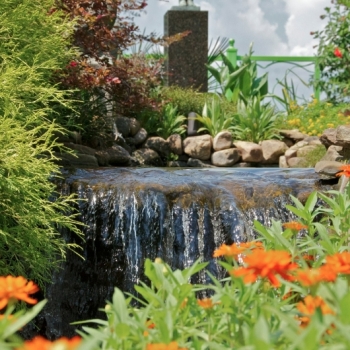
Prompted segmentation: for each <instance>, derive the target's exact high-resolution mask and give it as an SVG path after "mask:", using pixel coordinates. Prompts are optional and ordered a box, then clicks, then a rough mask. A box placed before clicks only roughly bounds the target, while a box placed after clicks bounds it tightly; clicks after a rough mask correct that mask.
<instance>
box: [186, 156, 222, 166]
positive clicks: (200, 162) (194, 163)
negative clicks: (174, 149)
mask: <svg viewBox="0 0 350 350" xmlns="http://www.w3.org/2000/svg"><path fill="white" fill-rule="evenodd" d="M187 166H190V167H194V168H216V166H214V165H212V164H211V163H210V162H208V161H205V160H200V159H195V158H188V161H187Z"/></svg>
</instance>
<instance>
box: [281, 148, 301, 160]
mask: <svg viewBox="0 0 350 350" xmlns="http://www.w3.org/2000/svg"><path fill="white" fill-rule="evenodd" d="M297 152H298V151H297V150H296V149H287V150H286V152H285V153H284V156H285V158H286V161H287V160H288V159H290V158H293V157H296V156H297Z"/></svg>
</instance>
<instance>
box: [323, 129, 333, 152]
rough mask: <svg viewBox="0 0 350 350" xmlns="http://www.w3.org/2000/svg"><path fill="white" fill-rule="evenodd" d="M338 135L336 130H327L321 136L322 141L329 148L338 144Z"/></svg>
mask: <svg viewBox="0 0 350 350" xmlns="http://www.w3.org/2000/svg"><path fill="white" fill-rule="evenodd" d="M336 135H337V131H336V130H335V129H326V130H324V131H323V133H322V135H321V136H320V141H321V143H323V144H324V145H325V146H326V148H328V147H329V146H332V145H334V144H335V143H336Z"/></svg>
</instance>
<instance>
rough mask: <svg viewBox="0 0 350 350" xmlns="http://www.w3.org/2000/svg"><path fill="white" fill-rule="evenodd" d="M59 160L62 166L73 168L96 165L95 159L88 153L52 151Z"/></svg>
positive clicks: (93, 166)
mask: <svg viewBox="0 0 350 350" xmlns="http://www.w3.org/2000/svg"><path fill="white" fill-rule="evenodd" d="M54 154H55V155H56V156H57V157H58V158H59V159H60V160H59V161H58V164H59V165H60V166H64V167H74V168H96V167H98V162H97V159H96V158H95V157H94V156H92V155H90V154H82V153H77V154H75V155H73V154H69V153H58V152H57V153H54Z"/></svg>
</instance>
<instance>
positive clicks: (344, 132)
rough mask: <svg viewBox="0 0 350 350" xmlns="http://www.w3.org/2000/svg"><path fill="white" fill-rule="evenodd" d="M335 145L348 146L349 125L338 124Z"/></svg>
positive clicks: (349, 138) (349, 145)
mask: <svg viewBox="0 0 350 350" xmlns="http://www.w3.org/2000/svg"><path fill="white" fill-rule="evenodd" d="M335 138H336V143H335V144H336V145H337V146H343V147H345V148H350V125H339V126H338V127H337V128H336V136H335Z"/></svg>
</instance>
